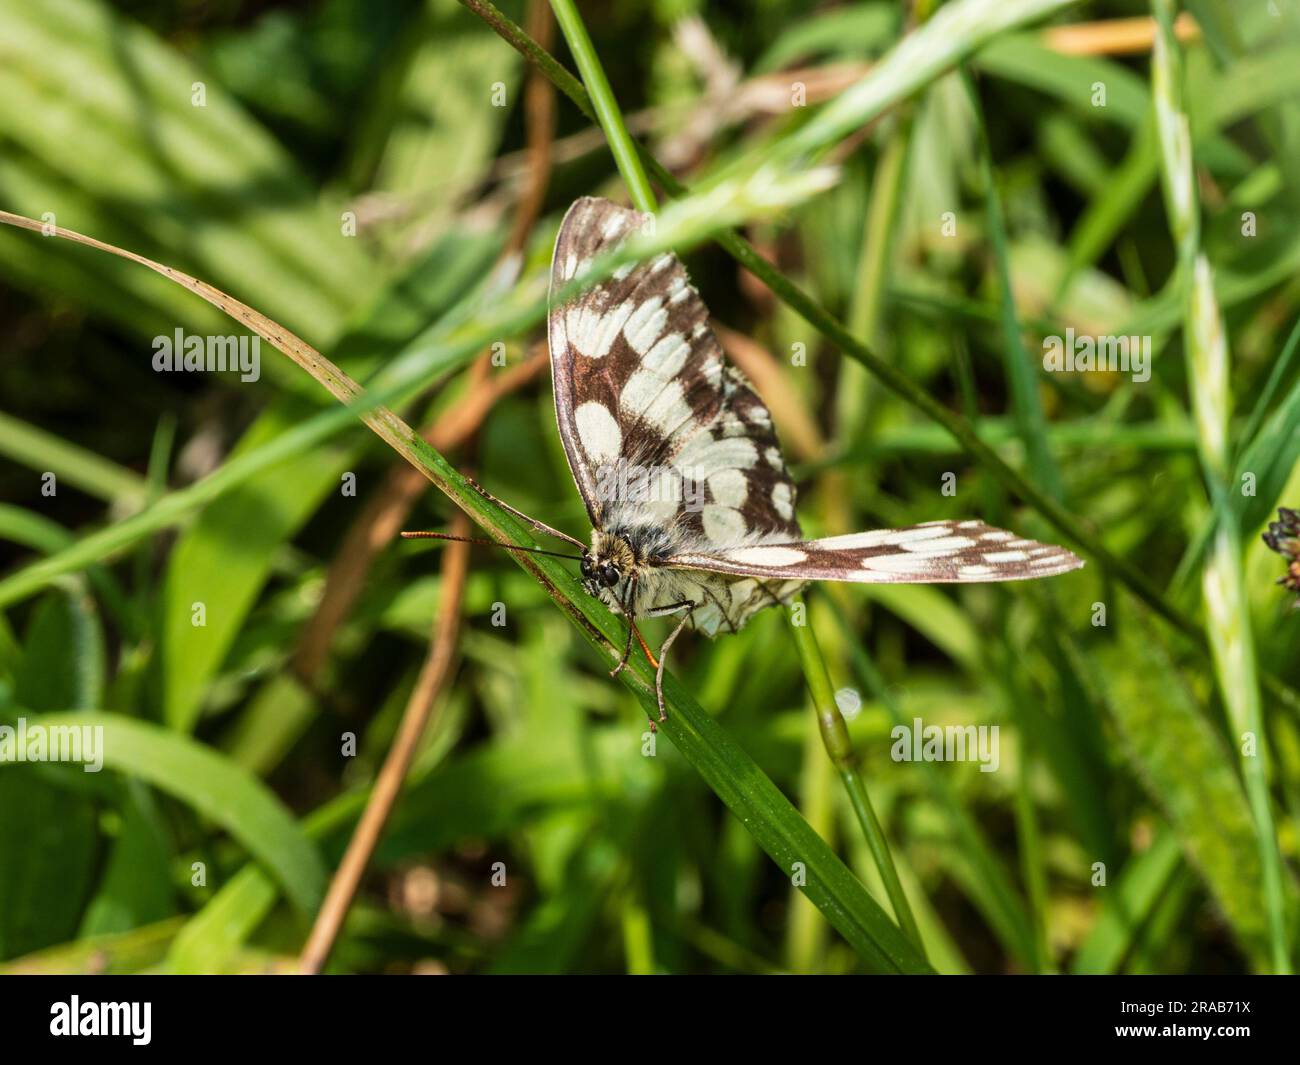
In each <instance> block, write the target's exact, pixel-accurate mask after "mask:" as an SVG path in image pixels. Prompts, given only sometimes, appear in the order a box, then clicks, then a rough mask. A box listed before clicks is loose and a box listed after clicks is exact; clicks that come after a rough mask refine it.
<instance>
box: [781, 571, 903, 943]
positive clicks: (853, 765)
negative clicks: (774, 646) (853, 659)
mask: <svg viewBox="0 0 1300 1065" xmlns="http://www.w3.org/2000/svg"><path fill="white" fill-rule="evenodd" d="M794 606H795V608H797V607H800V606H802V607H803V610H802V611H801V613H802V614H803V622H804V623H803V624H796V623H795V621H794V620H793V619H794V608H792V609H791V611H790V612H789V617H790V619H791V621H790V631H791V633H792V634H793V636H794V644H795V648H796V649H797V650H798V652H799V661H800V663H801V664H802V666H803V671H804V677H805V678H806V679H807V681H808V690H809V693H810V694H811V695H812V701H813V708H814V709H815V710H816V712H817V726H818V729H819V731H820V732H821V737H822V743H823V744H824V745H825V747H826V754H827V755H828V756H829V758H830V760H831V763H832V764H833V765H834V766H835V770H836V772H837V773H839V776H840V781H841V782H842V783H843V784H844V790H845V791H846V792H847V793H848V796H849V803H850V805H851V806H852V807H853V815H854V817H856V818H857V821H858V825H859V826H860V827H861V829H862V834H863V836H864V837H866V841H867V846H868V847H870V848H871V856H872V858H873V859H874V860H875V863H876V868H877V869H878V870H879V871H880V878H881V880H882V881H883V882H884V885H885V891H886V892H887V893H888V895H889V904H890V905H891V906H892V907H893V908H894V917H895V919H896V920H897V921H898V925H899V927H900V928H901V929H902V930H903V932H904V933H905V934H906V935H907V937H908V939H910V940H911V941H912V942H913V943H914V944H915V945H916V949H917V950H919V951H921V952H922V954H923V955H924V951H925V948H924V947H923V946H922V943H921V933H920V930H919V929H918V928H917V926H916V917H915V916H914V915H913V913H912V907H911V905H910V904H909V903H908V901H907V894H906V893H905V892H904V891H903V884H902V881H900V880H899V879H898V870H897V868H895V866H894V857H893V855H892V854H890V852H889V841H888V840H887V839H886V838H885V831H884V829H883V828H882V827H881V825H880V819H879V818H878V817H876V811H875V810H874V809H873V808H872V805H871V798H870V796H868V794H867V787H866V784H865V783H864V781H863V779H862V771H861V768H860V767H859V765H858V759H857V756H856V755H855V754H854V752H853V741H852V740H851V739H850V738H849V730H848V727H847V726H846V725H845V723H844V717H843V715H842V714H841V713H840V708H839V706H838V704H837V703H836V702H835V690H834V687H833V685H832V684H831V677H830V673H829V671H828V670H827V669H826V662H825V660H824V659H823V658H822V653H821V648H820V647H819V646H818V645H817V636H816V635H815V634H814V633H813V631H812V626H811V625H809V624H807V606H806V604H804V601H803V597H802V596H800V597H799V598H797V599H796V600H795V601H794Z"/></svg>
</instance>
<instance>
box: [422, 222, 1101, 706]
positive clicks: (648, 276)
mask: <svg viewBox="0 0 1300 1065" xmlns="http://www.w3.org/2000/svg"><path fill="white" fill-rule="evenodd" d="M649 218H650V216H648V215H645V214H642V213H640V212H638V211H634V210H630V209H628V208H624V207H620V206H618V205H617V204H615V203H612V202H610V201H609V200H605V199H598V198H593V197H585V198H583V199H580V200H578V201H577V202H575V203H574V204H573V206H572V207H571V208H570V209H569V211H568V213H567V214H566V215H565V217H564V220H563V222H562V223H561V225H560V231H559V235H558V236H557V238H556V242H555V252H554V256H553V260H552V266H551V295H552V299H551V306H550V308H549V313H548V318H547V332H548V340H549V343H550V355H551V373H552V379H553V385H554V395H555V419H556V424H557V426H558V428H559V433H560V440H561V442H562V443H563V446H564V453H565V455H566V456H567V458H568V463H569V469H570V471H571V472H572V474H573V480H574V483H575V484H576V485H577V488H578V492H579V494H580V495H581V496H582V501H583V503H584V504H585V506H586V509H587V515H588V517H589V518H590V519H591V526H592V532H591V540H590V543H583V542H582V541H581V540H578V539H576V538H575V537H572V536H570V535H568V534H567V533H564V532H561V531H560V530H558V529H555V528H552V527H551V526H549V525H546V524H545V523H543V522H539V521H537V520H536V519H534V518H531V517H529V516H527V515H525V514H522V513H521V512H519V511H518V510H515V509H514V508H513V507H510V506H508V505H506V504H503V503H501V501H500V500H496V499H495V497H491V496H489V498H492V499H493V501H494V502H497V503H498V504H500V505H502V506H503V507H505V509H507V510H509V511H510V512H511V513H513V514H514V515H515V516H516V517H518V518H520V519H522V520H523V521H525V522H526V523H528V524H529V525H530V526H531V527H532V528H533V529H535V530H537V531H539V532H542V533H545V534H547V535H549V536H554V537H557V538H559V539H561V540H564V541H566V542H567V543H569V544H572V545H574V546H576V547H578V548H579V549H580V550H581V552H582V553H581V555H579V556H566V557H574V558H577V559H578V560H579V562H580V569H581V573H582V581H583V587H584V588H585V590H586V591H587V592H588V593H589V594H591V595H593V596H595V597H597V598H599V599H600V600H601V601H602V602H604V603H605V604H606V605H607V606H608V607H609V608H610V609H611V610H612V611H614V612H615V613H618V614H622V615H623V616H625V617H626V618H627V619H628V621H629V626H628V635H627V642H626V644H625V646H624V648H623V655H622V658H621V660H620V661H619V663H618V665H617V666H616V667H615V668H614V670H613V672H612V673H611V674H610V675H611V676H615V675H617V674H618V673H619V671H620V670H622V669H623V668H624V667H625V666H626V664H627V661H628V656H629V654H630V652H631V648H632V639H633V636H634V635H635V637H636V639H637V640H638V642H639V643H640V645H641V648H642V650H643V651H644V653H645V655H646V658H647V659H648V660H649V662H650V663H651V664H652V666H654V668H655V697H656V701H657V704H658V710H659V720H660V721H663V720H666V714H665V711H664V699H663V672H664V661H665V659H666V657H667V653H668V650H669V648H670V647H671V646H672V644H673V641H675V640H676V639H677V636H678V635H679V634H680V633H681V631H682V630H683V628H685V627H686V626H688V625H689V626H690V627H691V628H692V629H694V630H695V631H697V632H701V633H704V634H705V635H707V636H715V635H717V634H718V633H721V632H738V631H739V630H740V629H741V628H743V627H744V625H745V623H746V622H747V621H749V619H750V618H751V617H753V616H754V614H756V613H757V612H758V611H760V610H762V609H764V608H766V607H771V606H781V605H783V604H787V603H789V602H790V600H791V599H792V598H793V597H794V596H795V595H796V594H798V592H799V591H800V590H801V589H802V588H803V587H804V586H805V585H806V584H807V582H809V581H852V582H858V583H904V584H918V583H925V584H929V583H946V582H957V583H971V582H984V581H1012V580H1027V579H1032V578H1037V577H1050V576H1053V575H1056V574H1059V573H1065V572H1067V571H1069V570H1073V569H1077V568H1078V567H1080V566H1082V565H1083V561H1082V560H1081V559H1079V558H1078V557H1076V556H1075V555H1074V554H1072V553H1071V552H1070V551H1068V550H1066V549H1065V548H1063V547H1056V546H1054V545H1051V544H1042V543H1038V542H1037V541H1034V540H1030V539H1026V538H1024V537H1022V536H1019V535H1017V534H1016V533H1013V532H1007V531H1005V530H1003V529H995V528H992V527H990V526H988V525H985V524H984V523H983V522H982V521H979V520H974V519H972V520H951V521H949V520H941V521H929V522H924V523H922V524H920V525H911V526H907V527H904V528H899V529H877V530H872V531H870V532H860V533H853V534H850V535H847V536H833V537H830V538H828V539H821V540H805V539H804V538H803V534H802V533H801V531H800V528H799V521H798V518H797V517H796V516H795V484H794V481H793V480H792V478H791V476H790V473H789V471H788V469H787V468H786V464H785V459H784V456H783V455H782V452H781V446H780V444H779V443H778V441H777V438H776V433H775V431H774V429H773V426H772V416H771V414H770V413H769V411H768V409H767V407H766V406H765V405H764V403H763V401H762V400H761V399H760V398H759V397H758V395H757V394H756V393H755V392H754V390H753V388H751V387H750V385H749V382H748V381H747V380H746V379H745V377H744V375H743V374H742V373H741V372H740V371H739V370H738V369H737V368H736V367H735V366H733V365H731V364H730V363H728V362H727V360H726V358H725V356H724V355H723V352H722V348H721V346H720V345H719V344H718V341H717V339H716V338H715V337H714V335H713V332H712V330H711V329H710V328H709V322H708V317H709V314H708V310H707V309H706V308H705V306H704V303H703V301H702V300H701V299H700V296H699V294H698V293H697V292H696V290H695V289H694V287H692V285H691V283H690V281H689V279H688V278H687V275H686V270H685V267H683V265H682V263H681V261H680V260H679V259H678V258H677V256H676V255H674V254H672V253H671V252H664V253H662V254H660V255H658V256H657V257H655V258H652V259H650V260H649V261H646V262H642V263H639V264H634V265H628V266H624V267H622V268H620V269H619V270H617V271H615V272H614V274H613V275H612V276H610V277H609V278H608V279H607V280H605V281H602V282H599V283H597V284H596V285H594V286H592V287H590V288H588V289H587V290H586V291H584V292H582V293H581V294H580V295H578V296H576V297H574V298H572V299H569V300H567V301H564V302H559V301H557V299H556V298H555V294H556V292H557V291H558V290H560V289H561V288H564V287H565V286H567V285H569V283H570V282H571V281H572V280H573V279H574V278H575V277H577V276H578V275H579V274H580V273H581V272H582V271H583V269H584V268H585V267H586V265H587V264H589V263H591V262H592V261H593V260H595V259H597V258H599V257H600V256H602V255H605V254H607V253H609V252H611V251H613V250H614V249H615V248H616V247H617V246H618V245H619V244H620V243H621V242H623V241H624V240H626V239H627V238H628V237H629V236H630V235H632V234H633V233H635V232H637V231H639V230H640V229H642V227H644V226H646V225H647V223H648V221H649ZM475 487H476V488H478V490H479V491H481V492H483V494H484V495H488V493H487V492H486V491H485V490H484V489H482V488H481V487H479V486H478V485H475ZM403 535H404V536H414V537H418V536H435V537H437V538H440V539H447V538H448V537H446V536H444V535H442V534H437V533H404V534H403ZM501 546H507V547H508V546H509V545H501ZM551 553H554V552H551ZM665 616H676V617H677V624H676V625H675V627H673V628H672V630H671V632H670V634H669V635H668V637H667V639H666V640H664V642H663V644H662V645H661V647H660V649H659V654H658V655H657V656H656V655H654V654H652V653H651V651H650V648H649V647H648V646H647V645H646V642H645V640H644V638H643V637H642V636H641V633H640V631H639V630H638V629H637V627H636V619H637V618H647V617H665ZM654 725H655V722H654V720H653V719H652V720H651V728H653V727H654Z"/></svg>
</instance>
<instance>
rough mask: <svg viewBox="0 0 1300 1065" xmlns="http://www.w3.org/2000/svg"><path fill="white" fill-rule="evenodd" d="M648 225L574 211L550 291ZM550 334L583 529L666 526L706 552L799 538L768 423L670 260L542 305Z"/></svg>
mask: <svg viewBox="0 0 1300 1065" xmlns="http://www.w3.org/2000/svg"><path fill="white" fill-rule="evenodd" d="M646 217H647V216H645V215H643V214H641V213H639V212H637V211H631V210H628V209H627V208H623V207H619V206H618V205H616V204H613V203H611V202H610V201H608V200H602V199H595V198H591V197H587V198H583V199H580V200H578V201H577V202H576V203H574V205H573V206H572V207H571V208H570V209H569V212H568V214H566V215H565V218H564V221H563V223H562V224H561V226H560V232H559V236H558V237H557V239H556V243H555V255H554V260H553V263H552V268H551V291H552V293H554V292H555V291H556V290H557V289H558V288H559V287H560V286H562V285H564V284H565V283H567V282H568V281H569V280H570V279H571V278H573V277H574V276H575V275H576V274H577V273H578V271H580V270H581V269H582V268H583V266H584V265H585V264H586V263H588V262H590V261H591V260H592V259H594V258H596V257H597V256H599V255H601V254H603V253H606V252H608V251H611V250H612V249H613V248H614V247H615V246H616V245H617V244H618V243H620V242H621V241H622V240H624V239H625V238H626V237H627V236H628V234H630V233H632V232H633V231H634V230H636V229H637V228H639V227H640V226H641V225H642V224H643V223H644V221H645V219H646ZM548 335H549V340H550V349H551V371H552V377H553V380H554V389H555V414H556V420H557V422H558V423H559V429H560V438H561V440H562V442H563V444H564V450H565V454H566V455H567V456H568V460H569V468H570V469H571V470H572V472H573V479H574V481H575V482H576V484H577V486H578V491H579V492H580V493H581V495H582V498H583V502H584V503H585V504H586V507H587V513H588V515H589V516H590V517H591V520H592V524H593V525H595V526H596V527H597V528H605V529H617V528H623V529H629V528H636V527H656V528H664V529H665V530H668V531H669V532H670V534H671V536H670V539H671V541H672V542H674V543H677V544H686V543H691V544H694V545H696V546H703V545H708V546H709V547H726V546H729V545H739V544H741V543H743V542H746V541H749V542H752V541H753V539H754V538H755V537H757V538H763V539H767V538H773V537H775V538H778V539H782V538H783V539H795V538H797V537H798V536H799V535H800V533H799V524H798V522H797V520H796V519H795V516H794V497H795V493H794V484H793V482H792V481H791V479H790V476H789V474H788V473H787V471H786V468H785V462H784V460H783V458H782V456H781V450H780V447H779V445H778V444H777V440H776V435H775V433H774V430H773V428H772V418H771V415H770V414H769V412H768V410H767V407H766V406H765V405H764V404H763V402H762V400H760V399H759V398H758V396H757V395H756V394H755V392H754V390H753V389H752V388H751V387H750V386H749V384H748V382H747V381H746V380H745V378H744V376H743V375H742V374H741V373H740V372H739V371H738V370H737V369H736V368H735V367H733V366H731V365H730V364H728V363H727V361H726V359H725V357H724V356H723V353H722V349H721V347H720V346H719V344H718V341H717V339H716V338H715V337H714V335H713V332H712V330H711V329H710V328H709V325H708V311H707V309H706V308H705V306H704V303H703V301H702V300H701V299H700V297H699V294H698V293H697V292H696V291H695V289H694V288H693V287H692V286H691V284H690V281H689V280H688V278H687V276H686V270H685V267H683V266H682V264H681V262H680V261H679V260H678V258H677V257H676V256H675V255H673V254H671V253H664V254H662V255H659V256H657V257H656V258H654V259H652V260H650V261H648V262H645V263H641V264H638V265H636V266H633V267H630V268H624V269H622V270H620V271H618V272H617V273H616V274H615V275H614V276H612V277H610V278H609V279H608V280H606V281H603V282H601V283H599V284H597V285H595V286H593V287H592V288H590V289H588V290H587V291H586V292H584V293H582V294H580V295H579V296H577V297H575V298H574V299H572V300H570V301H568V302H567V303H564V304H556V303H555V302H552V305H551V309H550V314H549V317H548Z"/></svg>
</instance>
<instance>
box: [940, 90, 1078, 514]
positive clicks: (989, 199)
mask: <svg viewBox="0 0 1300 1065" xmlns="http://www.w3.org/2000/svg"><path fill="white" fill-rule="evenodd" d="M962 81H963V83H964V84H965V86H966V94H967V96H968V98H969V99H970V104H971V110H972V111H974V113H975V129H976V136H977V138H978V143H979V168H980V180H981V181H982V182H983V184H984V208H985V212H986V214H987V217H988V228H989V237H990V240H991V243H992V245H993V262H994V267H995V270H996V272H997V280H998V291H999V294H1000V296H1001V305H1002V361H1003V365H1004V366H1005V367H1006V371H1007V380H1008V382H1009V383H1010V386H1011V398H1012V404H1013V407H1014V409H1015V415H1016V424H1017V425H1018V427H1019V429H1020V436H1021V439H1023V440H1024V443H1025V452H1026V454H1027V455H1028V457H1029V468H1030V471H1031V472H1032V473H1033V476H1034V480H1035V482H1036V483H1037V484H1038V487H1039V488H1041V489H1042V490H1043V491H1044V492H1047V493H1048V494H1049V495H1051V497H1052V498H1053V499H1058V500H1059V499H1060V498H1061V497H1062V495H1063V490H1062V487H1061V472H1060V470H1058V469H1057V468H1056V463H1055V462H1054V461H1053V459H1052V452H1051V449H1050V448H1049V447H1048V444H1047V420H1046V419H1045V418H1044V416H1043V404H1042V400H1041V399H1040V398H1039V394H1038V375H1037V374H1036V373H1035V371H1034V363H1033V362H1032V361H1031V360H1030V358H1029V352H1028V351H1027V350H1026V349H1025V340H1024V336H1023V334H1022V333H1021V331H1020V322H1019V320H1018V318H1017V316H1016V297H1015V292H1014V291H1013V290H1012V288H1011V263H1010V257H1009V255H1008V253H1007V231H1006V225H1005V223H1004V220H1003V217H1002V200H1001V198H1000V197H999V195H998V187H997V182H996V181H995V180H994V176H993V149H992V147H991V146H990V144H989V134H988V127H987V125H986V124H985V121H984V108H983V105H982V104H981V103H980V98H979V92H978V90H977V89H976V88H975V82H974V80H973V79H972V78H971V76H970V72H969V71H968V70H963V71H962Z"/></svg>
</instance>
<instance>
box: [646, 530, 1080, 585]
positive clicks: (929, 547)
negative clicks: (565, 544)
mask: <svg viewBox="0 0 1300 1065" xmlns="http://www.w3.org/2000/svg"><path fill="white" fill-rule="evenodd" d="M665 564H666V565H668V566H671V567H674V568H678V569H700V570H707V571H709V572H712V573H725V574H732V575H735V576H738V577H759V578H785V579H801V580H817V581H853V582H856V583H861V584H942V583H982V582H984V581H1019V580H1030V579H1032V578H1035V577H1051V576H1053V575H1055V574H1058V573H1067V572H1069V571H1070V570H1073V569H1078V568H1079V567H1080V566H1082V565H1083V560H1082V559H1080V558H1078V557H1077V556H1076V555H1074V554H1073V553H1071V552H1070V551H1067V550H1066V549H1065V548H1063V547H1057V546H1055V545H1053V544H1040V543H1038V542H1037V541H1036V540H1027V539H1025V538H1024V537H1022V536H1019V535H1017V534H1016V533H1012V532H1007V531H1006V530H1004V529H995V528H993V527H992V526H989V525H985V524H984V523H983V522H982V521H973V520H972V521H930V522H925V523H924V524H922V525H910V526H907V527H906V528H902V529H878V530H875V531H874V532H864V533H853V534H851V535H848V536H833V537H830V538H829V539H825V540H803V541H792V542H790V543H785V544H778V543H763V544H755V545H749V546H743V547H736V548H730V549H725V550H719V551H712V550H711V551H705V552H684V553H681V554H678V555H675V556H673V557H672V558H670V559H668V560H667V562H666V563H665Z"/></svg>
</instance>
